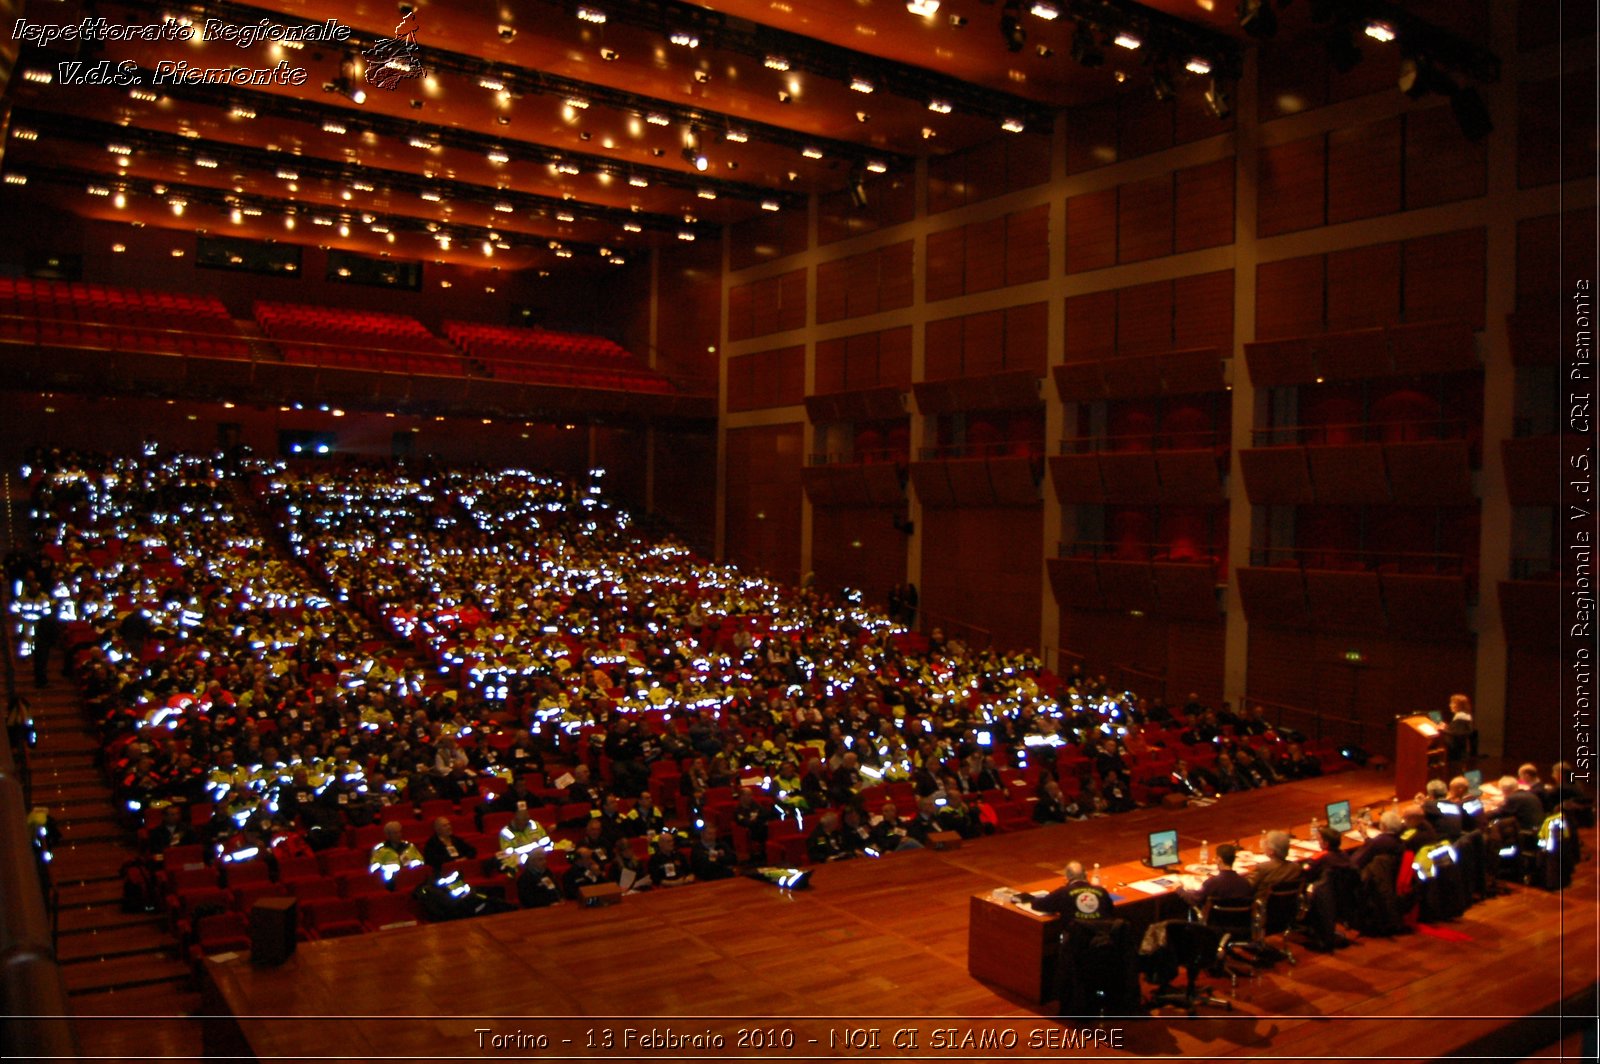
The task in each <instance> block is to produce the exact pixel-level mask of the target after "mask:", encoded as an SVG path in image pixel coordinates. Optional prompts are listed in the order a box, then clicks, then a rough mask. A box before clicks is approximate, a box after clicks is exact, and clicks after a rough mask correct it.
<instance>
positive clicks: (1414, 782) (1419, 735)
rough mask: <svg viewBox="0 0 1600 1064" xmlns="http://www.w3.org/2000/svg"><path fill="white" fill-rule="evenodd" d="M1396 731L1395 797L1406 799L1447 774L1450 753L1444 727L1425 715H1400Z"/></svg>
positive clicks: (1419, 792)
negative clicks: (1430, 781) (1447, 751)
mask: <svg viewBox="0 0 1600 1064" xmlns="http://www.w3.org/2000/svg"><path fill="white" fill-rule="evenodd" d="M1394 731H1395V738H1394V796H1395V797H1396V798H1398V799H1400V800H1401V801H1402V802H1403V801H1407V800H1409V799H1410V798H1412V797H1414V796H1415V795H1418V794H1421V793H1422V788H1423V786H1424V785H1426V784H1427V782H1428V781H1429V780H1430V779H1433V778H1435V777H1442V776H1443V775H1444V772H1445V766H1446V764H1447V763H1448V756H1447V754H1446V743H1445V735H1444V728H1442V727H1441V726H1440V725H1439V724H1438V723H1436V722H1435V721H1434V720H1433V718H1431V717H1429V716H1427V715H1426V714H1422V713H1418V714H1414V715H1412V716H1409V717H1401V718H1400V719H1399V720H1397V721H1395V728H1394Z"/></svg>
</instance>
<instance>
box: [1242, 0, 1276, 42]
mask: <svg viewBox="0 0 1600 1064" xmlns="http://www.w3.org/2000/svg"><path fill="white" fill-rule="evenodd" d="M1238 12H1239V27H1240V28H1241V29H1243V30H1244V31H1245V32H1246V33H1248V34H1249V35H1250V36H1252V37H1254V38H1256V39H1257V40H1266V39H1267V38H1269V37H1272V36H1275V35H1276V34H1277V32H1278V13H1277V11H1275V10H1273V7H1272V0H1239V8H1238Z"/></svg>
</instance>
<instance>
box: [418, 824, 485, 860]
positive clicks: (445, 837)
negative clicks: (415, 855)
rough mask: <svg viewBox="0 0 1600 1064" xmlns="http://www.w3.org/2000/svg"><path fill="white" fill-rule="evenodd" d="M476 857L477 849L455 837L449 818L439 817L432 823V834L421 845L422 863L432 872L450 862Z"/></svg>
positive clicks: (464, 840)
mask: <svg viewBox="0 0 1600 1064" xmlns="http://www.w3.org/2000/svg"><path fill="white" fill-rule="evenodd" d="M476 856H478V848H477V847H476V846H474V845H472V843H470V842H468V841H467V840H466V839H463V838H459V837H457V836H456V833H455V828H454V827H453V826H452V825H451V823H450V818H449V817H439V818H438V819H437V820H435V821H434V822H433V834H432V835H429V836H428V841H427V842H425V843H423V844H422V862H423V863H424V864H426V865H428V866H429V867H431V868H432V869H433V870H434V871H436V872H437V871H440V870H441V869H443V868H444V866H445V865H447V864H449V863H450V862H451V861H462V860H467V861H470V860H471V859H472V858H474V857H476Z"/></svg>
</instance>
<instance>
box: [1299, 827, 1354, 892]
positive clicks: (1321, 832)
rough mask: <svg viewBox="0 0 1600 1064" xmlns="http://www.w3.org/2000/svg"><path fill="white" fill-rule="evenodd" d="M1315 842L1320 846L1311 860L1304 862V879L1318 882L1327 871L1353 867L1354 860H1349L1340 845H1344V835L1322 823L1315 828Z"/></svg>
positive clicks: (1348, 856) (1314, 882)
mask: <svg viewBox="0 0 1600 1064" xmlns="http://www.w3.org/2000/svg"><path fill="white" fill-rule="evenodd" d="M1317 844H1318V845H1319V846H1321V847H1322V852H1320V853H1318V854H1317V855H1316V856H1315V857H1313V858H1311V860H1309V861H1307V862H1306V879H1307V880H1308V881H1310V882H1311V883H1313V884H1316V883H1320V882H1321V881H1322V880H1323V879H1324V878H1325V877H1326V876H1327V875H1328V873H1330V872H1332V871H1333V870H1334V869H1336V868H1354V867H1355V862H1354V861H1352V860H1350V855H1349V854H1347V853H1345V852H1344V850H1343V849H1341V847H1342V846H1343V845H1344V836H1343V835H1341V834H1340V833H1339V832H1337V831H1335V830H1334V829H1333V828H1330V827H1329V826H1328V825H1326V824H1324V825H1322V826H1321V827H1319V828H1318V829H1317Z"/></svg>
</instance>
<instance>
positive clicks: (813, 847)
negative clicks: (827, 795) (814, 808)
mask: <svg viewBox="0 0 1600 1064" xmlns="http://www.w3.org/2000/svg"><path fill="white" fill-rule="evenodd" d="M806 854H807V855H808V856H809V857H810V858H811V863H812V864H823V863H825V862H828V861H843V860H845V859H846V858H850V857H854V856H855V855H856V852H855V850H853V849H851V848H850V843H849V842H848V841H847V840H846V839H845V835H844V832H843V831H842V830H840V828H839V814H838V813H835V812H834V811H833V810H831V809H830V810H828V811H827V812H826V813H823V814H822V816H821V818H820V819H818V821H817V826H816V827H815V828H813V829H812V831H811V838H809V839H807V840H806Z"/></svg>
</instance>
